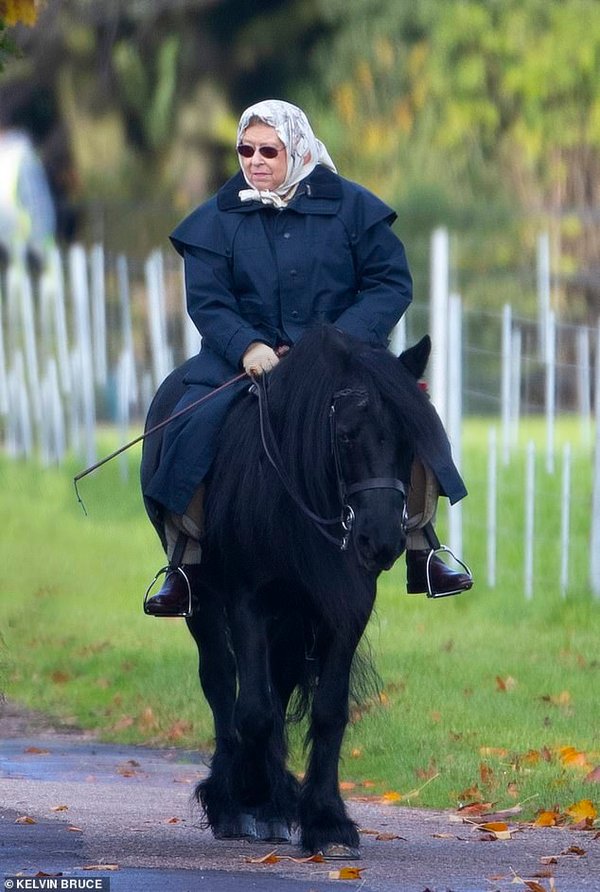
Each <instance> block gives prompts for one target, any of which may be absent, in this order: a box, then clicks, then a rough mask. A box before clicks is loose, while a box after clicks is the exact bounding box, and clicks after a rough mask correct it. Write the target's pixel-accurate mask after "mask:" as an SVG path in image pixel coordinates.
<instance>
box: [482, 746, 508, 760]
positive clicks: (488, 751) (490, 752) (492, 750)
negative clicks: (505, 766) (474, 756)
mask: <svg viewBox="0 0 600 892" xmlns="http://www.w3.org/2000/svg"><path fill="white" fill-rule="evenodd" d="M479 755H480V756H498V758H499V759H505V758H506V756H508V750H507V749H504V747H500V746H480V747H479Z"/></svg>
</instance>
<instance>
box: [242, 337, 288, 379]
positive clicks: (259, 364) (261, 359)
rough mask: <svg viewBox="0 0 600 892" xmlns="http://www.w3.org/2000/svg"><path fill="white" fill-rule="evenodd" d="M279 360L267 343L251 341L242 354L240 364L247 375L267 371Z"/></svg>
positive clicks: (260, 373)
mask: <svg viewBox="0 0 600 892" xmlns="http://www.w3.org/2000/svg"><path fill="white" fill-rule="evenodd" d="M278 362H279V357H278V356H277V354H276V353H275V351H274V350H272V349H271V348H270V347H269V345H268V344H263V343H262V342H261V341H253V343H252V344H250V346H249V347H248V349H247V350H246V352H245V353H244V355H243V356H242V365H243V366H244V371H245V372H246V373H247V374H248V375H262V373H263V372H269V371H270V370H271V369H272V368H273V367H274V366H276V365H277V363H278Z"/></svg>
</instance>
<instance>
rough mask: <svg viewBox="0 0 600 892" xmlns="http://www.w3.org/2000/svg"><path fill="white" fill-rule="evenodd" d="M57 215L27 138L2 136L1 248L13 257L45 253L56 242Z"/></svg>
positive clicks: (0, 184)
mask: <svg viewBox="0 0 600 892" xmlns="http://www.w3.org/2000/svg"><path fill="white" fill-rule="evenodd" d="M55 222H56V218H55V212H54V204H53V201H52V196H51V194H50V189H49V186H48V182H47V180H46V176H45V173H44V170H43V167H42V164H41V162H40V161H39V159H38V157H37V155H36V154H35V151H34V149H33V147H32V145H31V143H30V141H29V139H28V137H26V136H25V135H24V134H20V133H14V134H13V133H8V134H0V244H2V245H3V246H4V248H5V249H6V250H8V251H9V252H10V253H11V254H13V253H14V252H21V251H24V250H25V248H26V247H27V246H31V247H34V248H37V249H39V250H41V249H43V247H44V245H45V244H46V243H48V242H49V241H51V240H52V239H53V238H54V229H55Z"/></svg>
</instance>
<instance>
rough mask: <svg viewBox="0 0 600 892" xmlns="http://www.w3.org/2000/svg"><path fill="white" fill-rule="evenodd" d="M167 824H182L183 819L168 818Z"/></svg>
mask: <svg viewBox="0 0 600 892" xmlns="http://www.w3.org/2000/svg"><path fill="white" fill-rule="evenodd" d="M165 824H181V818H167V820H166V821H165Z"/></svg>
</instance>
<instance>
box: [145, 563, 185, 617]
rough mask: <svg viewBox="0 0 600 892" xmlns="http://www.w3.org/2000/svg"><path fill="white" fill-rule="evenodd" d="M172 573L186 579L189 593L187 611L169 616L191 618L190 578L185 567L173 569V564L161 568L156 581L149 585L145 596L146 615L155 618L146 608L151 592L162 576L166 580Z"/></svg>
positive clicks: (155, 578)
mask: <svg viewBox="0 0 600 892" xmlns="http://www.w3.org/2000/svg"><path fill="white" fill-rule="evenodd" d="M171 573H179V574H180V575H181V576H183V578H184V580H185V584H186V586H187V591H188V606H187V610H185V611H184V612H183V613H172V614H169V615H170V616H185V617H189V616H191V615H192V586H191V584H190V580H189V578H188V575H187V573H186V572H185V570H184V569H183V567H179V566H178V567H173V566H172V565H171V564H167V565H166V566H164V567H161V568H160V570H159V571H158V573H157V574H156V576H155V577H154V579H153V580H152V582H151V583H150V585H149V586H148V588H147V589H146V594H145V595H144V613H145V614H146V615H147V616H153V615H154V614H152V613H150V612H149V611H148V609H147V607H146V605H147V602H148V598H149V596H150V592H151V591H152V589H153V588H154V586H155V585H156V583H157V581H158V580H159V579H160V578H161V576H164V577H165V578H166V577H167V576H169V575H170V574H171Z"/></svg>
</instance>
